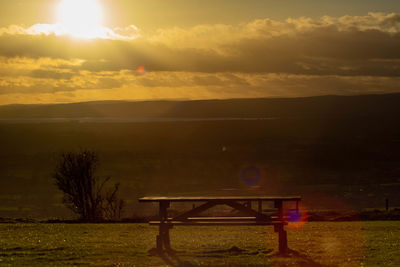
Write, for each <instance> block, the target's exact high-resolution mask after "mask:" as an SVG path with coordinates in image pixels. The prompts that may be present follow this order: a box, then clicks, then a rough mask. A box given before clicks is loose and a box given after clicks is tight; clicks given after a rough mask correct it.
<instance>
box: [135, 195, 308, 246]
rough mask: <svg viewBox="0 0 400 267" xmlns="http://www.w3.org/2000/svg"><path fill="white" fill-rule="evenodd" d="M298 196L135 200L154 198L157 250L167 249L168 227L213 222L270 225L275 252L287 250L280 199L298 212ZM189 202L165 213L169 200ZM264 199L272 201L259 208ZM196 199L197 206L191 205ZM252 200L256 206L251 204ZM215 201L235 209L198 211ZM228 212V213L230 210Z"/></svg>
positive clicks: (209, 206) (172, 201)
mask: <svg viewBox="0 0 400 267" xmlns="http://www.w3.org/2000/svg"><path fill="white" fill-rule="evenodd" d="M300 200H301V197H300V196H230V197H225V196H217V197H209V196H197V197H193V196H192V197H159V196H158V197H142V198H140V199H139V202H156V203H157V202H158V205H159V220H158V221H150V222H149V223H150V225H158V226H159V234H158V235H157V237H156V248H157V250H159V251H163V249H165V250H171V242H170V235H169V230H170V229H171V228H173V226H174V225H179V226H181V225H182V226H215V225H224V226H225V225H226V226H228V225H229V226H236V225H273V226H274V230H275V232H277V233H278V235H279V252H281V253H285V252H286V251H287V233H286V231H285V229H284V226H285V225H287V224H288V218H287V216H286V215H285V214H284V209H283V207H284V202H292V203H293V202H294V203H295V207H294V208H292V209H291V210H293V211H294V212H296V213H298V212H299V201H300ZM176 202H191V203H193V206H192V208H191V209H189V210H187V211H185V212H183V213H181V214H179V215H175V216H173V217H170V216H169V215H168V208H169V207H170V206H171V203H176ZM264 202H272V203H273V209H263V203H264ZM197 203H200V204H199V205H198V206H195V205H196V204H197ZM253 203H256V204H257V205H256V207H257V209H254V208H253V206H252V204H253ZM217 205H227V206H229V207H231V208H233V210H235V211H237V212H236V213H233V214H234V215H229V216H208V217H205V216H201V215H200V213H202V212H204V211H206V210H208V209H210V208H212V207H214V206H217ZM231 214H232V213H231Z"/></svg>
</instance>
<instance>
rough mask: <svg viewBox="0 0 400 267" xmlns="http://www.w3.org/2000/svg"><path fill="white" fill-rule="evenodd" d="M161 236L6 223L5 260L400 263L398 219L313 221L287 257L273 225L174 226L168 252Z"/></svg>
mask: <svg viewBox="0 0 400 267" xmlns="http://www.w3.org/2000/svg"><path fill="white" fill-rule="evenodd" d="M156 234H157V228H156V227H152V226H148V225H147V224H0V265H1V266H3V265H5V266H7V265H12V266H21V265H22V266H66V265H94V266H167V265H173V266H378V265H381V266H399V265H400V254H399V248H400V224H399V222H335V223H334V222H330V223H328V222H324V223H317V222H313V223H308V224H306V225H305V226H304V227H303V228H301V229H297V230H290V229H288V240H289V247H290V249H291V252H290V253H289V254H288V255H286V256H282V255H279V254H278V253H277V234H275V233H274V232H273V229H272V227H181V228H179V227H176V228H174V229H172V231H171V239H172V245H173V247H174V249H176V250H177V251H178V252H177V253H176V254H175V255H171V254H170V255H164V256H163V257H159V256H152V255H151V254H150V253H149V250H150V249H151V248H153V247H154V245H155V236H156ZM235 247H236V248H235ZM237 248H238V249H237Z"/></svg>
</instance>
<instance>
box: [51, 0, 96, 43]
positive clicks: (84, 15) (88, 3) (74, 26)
mask: <svg viewBox="0 0 400 267" xmlns="http://www.w3.org/2000/svg"><path fill="white" fill-rule="evenodd" d="M102 16H103V11H102V7H101V5H100V3H99V2H98V1H97V0H61V2H60V3H59V5H58V7H57V19H58V23H59V25H60V27H61V29H62V32H63V33H64V34H69V35H72V36H74V37H78V38H86V39H89V38H96V37H100V36H101V35H102V31H103V27H102V25H101V21H102Z"/></svg>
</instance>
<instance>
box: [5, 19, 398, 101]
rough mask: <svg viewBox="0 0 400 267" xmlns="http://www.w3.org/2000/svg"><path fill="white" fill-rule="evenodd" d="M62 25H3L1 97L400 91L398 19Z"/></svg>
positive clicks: (203, 95)
mask: <svg viewBox="0 0 400 267" xmlns="http://www.w3.org/2000/svg"><path fill="white" fill-rule="evenodd" d="M57 27H58V26H57V25H50V24H37V25H34V26H32V27H28V28H26V27H22V26H15V25H14V26H10V27H7V28H1V29H0V94H2V96H5V95H10V94H34V93H37V94H56V93H57V94H58V93H59V92H73V91H74V92H80V95H79V94H73V97H76V98H79V99H86V98H85V97H88V96H89V95H91V96H92V97H94V96H93V95H92V93H88V91H92V92H97V93H98V95H101V96H103V97H109V98H110V99H114V98H115V95H118V94H122V92H123V94H122V96H123V97H126V98H130V99H133V98H134V99H137V98H141V97H142V98H145V97H149V98H151V97H156V98H157V96H160V98H168V96H170V97H173V98H182V97H187V98H192V99H197V98H201V97H211V98H223V97H246V96H247V97H260V96H263V97H268V96H305V95H316V94H355V93H363V92H364V93H365V92H394V91H396V90H397V91H399V90H400V89H399V88H400V87H399V85H400V81H399V77H400V50H399V49H398V48H399V47H400V15H399V14H395V13H393V14H383V13H369V14H368V15H366V16H343V17H329V16H324V17H321V18H320V19H311V18H306V17H300V18H289V19H287V20H285V21H276V20H271V19H259V20H254V21H251V22H249V23H242V24H239V25H222V24H217V25H198V26H195V27H192V28H177V27H175V28H169V29H158V30H157V31H155V32H153V33H142V32H140V35H139V30H138V29H137V28H136V27H134V26H129V27H126V28H115V29H112V30H111V29H108V30H107V31H106V32H105V34H108V35H106V38H101V37H99V38H94V39H88V40H79V39H76V38H72V37H71V36H68V35H65V34H62V31H60V29H58V28H57ZM139 66H144V67H145V69H146V71H147V73H146V74H145V75H141V74H139V73H137V71H136V70H137V68H138V67H139ZM105 89H107V92H105ZM146 90H148V91H146ZM100 92H103V93H100ZM83 95H85V96H83ZM113 96H114V97H113ZM180 96H182V97H180ZM8 99H11V98H9V97H8ZM44 99H47V97H46V98H44ZM60 99H61V98H60ZM62 99H70V98H69V96H68V95H64V96H63V97H62Z"/></svg>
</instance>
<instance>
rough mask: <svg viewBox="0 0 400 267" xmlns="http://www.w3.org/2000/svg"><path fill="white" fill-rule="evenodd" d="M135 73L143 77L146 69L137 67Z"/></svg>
mask: <svg viewBox="0 0 400 267" xmlns="http://www.w3.org/2000/svg"><path fill="white" fill-rule="evenodd" d="M136 72H137V73H139V74H142V75H144V74H146V69H145V68H144V67H143V66H139V67H138V68H137V69H136Z"/></svg>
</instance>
